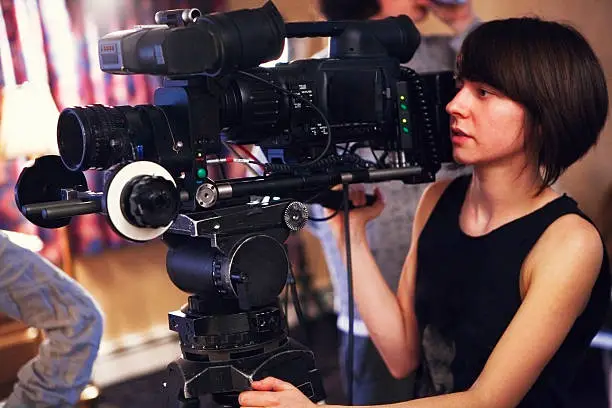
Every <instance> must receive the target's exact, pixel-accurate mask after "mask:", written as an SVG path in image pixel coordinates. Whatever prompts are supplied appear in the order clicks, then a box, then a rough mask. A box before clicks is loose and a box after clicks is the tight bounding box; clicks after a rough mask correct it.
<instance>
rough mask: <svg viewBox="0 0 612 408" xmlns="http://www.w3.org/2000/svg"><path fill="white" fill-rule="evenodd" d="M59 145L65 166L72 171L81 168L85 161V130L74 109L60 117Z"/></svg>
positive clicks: (64, 112)
mask: <svg viewBox="0 0 612 408" xmlns="http://www.w3.org/2000/svg"><path fill="white" fill-rule="evenodd" d="M57 129H58V138H57V144H58V147H59V152H60V155H61V158H62V162H63V163H64V165H65V166H66V167H67V168H69V169H70V170H78V169H80V168H81V165H82V163H83V161H84V160H85V143H86V141H85V137H86V134H85V128H84V126H83V122H82V121H81V120H80V119H79V116H78V114H77V113H76V112H75V111H74V110H73V109H66V110H64V111H63V112H62V114H61V115H60V118H59V121H58V125H57Z"/></svg>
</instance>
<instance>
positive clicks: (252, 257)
mask: <svg viewBox="0 0 612 408" xmlns="http://www.w3.org/2000/svg"><path fill="white" fill-rule="evenodd" d="M305 216H306V217H307V213H305V207H303V204H301V203H296V202H290V201H287V200H285V201H280V200H279V201H278V202H275V203H270V204H266V205H255V206H252V205H249V206H235V207H230V208H224V209H220V210H215V211H214V212H212V214H211V212H207V213H206V214H205V215H200V214H187V215H180V216H179V218H178V219H177V220H176V221H175V223H174V224H173V227H171V228H170V230H169V231H168V232H167V233H166V235H165V236H164V241H165V242H166V244H167V245H168V247H169V251H168V255H167V260H166V266H167V270H168V274H169V276H170V278H171V279H172V281H173V283H174V284H175V285H176V286H177V287H179V288H180V289H182V290H184V291H186V292H190V293H195V294H194V295H192V296H190V297H189V299H188V303H187V305H186V307H184V308H183V309H181V310H177V311H174V312H171V313H170V314H169V318H168V320H169V327H170V329H171V330H173V331H176V332H177V333H178V334H179V338H180V346H181V351H182V357H180V358H179V359H177V360H175V361H174V362H172V363H170V364H169V365H168V368H167V381H166V383H165V384H164V394H165V397H164V398H165V406H166V407H168V408H187V407H189V408H194V407H199V406H200V397H203V396H205V395H210V396H211V397H212V399H213V401H214V402H215V403H216V404H218V405H219V406H221V407H228V408H229V407H238V406H239V404H238V395H239V393H240V392H241V391H244V390H248V389H250V383H251V381H253V380H260V379H263V378H265V377H268V376H274V377H277V378H280V379H282V380H284V381H287V382H290V383H292V384H294V385H295V386H296V387H297V388H298V389H299V390H300V391H302V392H303V393H304V394H305V395H306V396H307V397H308V398H310V399H311V400H312V401H321V400H323V399H324V398H325V392H324V389H323V385H322V379H321V376H320V373H319V371H318V370H317V368H316V367H315V359H314V354H313V353H312V351H310V350H309V349H308V348H306V347H305V346H303V345H302V344H300V343H298V342H297V341H295V340H293V339H291V338H289V337H288V328H287V325H286V319H285V316H284V313H283V311H282V309H281V307H280V304H279V300H278V295H279V294H280V292H281V291H282V289H283V287H284V286H285V283H286V279H287V274H288V271H289V260H288V258H287V252H286V249H285V246H284V244H283V243H284V241H285V240H286V239H287V237H288V236H289V231H291V230H293V229H297V228H298V227H301V225H303V223H304V222H305V218H304V217H305ZM247 230H248V231H249V232H247ZM254 231H256V232H254ZM223 232H225V233H223ZM198 237H199V238H198ZM202 238H206V239H202Z"/></svg>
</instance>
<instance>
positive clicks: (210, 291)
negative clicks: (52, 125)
mask: <svg viewBox="0 0 612 408" xmlns="http://www.w3.org/2000/svg"><path fill="white" fill-rule="evenodd" d="M155 21H156V23H157V24H155V25H151V26H138V27H135V28H134V29H132V30H125V31H119V32H114V33H111V34H108V35H106V36H104V37H103V38H101V39H100V41H99V57H100V66H101V68H102V70H103V71H105V72H109V73H113V74H152V75H162V76H164V77H165V79H164V84H163V87H161V88H159V89H158V90H157V91H156V92H155V96H154V103H153V104H152V105H139V106H116V107H109V106H102V105H90V106H86V107H72V108H68V109H65V110H64V111H63V112H62V113H61V115H60V117H59V121H58V128H57V129H58V133H57V134H58V147H59V156H43V157H40V158H38V159H36V160H35V162H34V164H33V165H32V166H30V167H28V168H25V169H24V170H23V172H22V174H21V175H20V178H19V181H18V184H17V186H16V202H17V206H18V208H19V209H20V210H21V211H22V213H23V214H24V215H25V216H26V217H27V218H28V220H30V221H31V222H33V223H35V224H37V225H39V226H41V227H46V228H57V227H62V226H65V225H67V224H68V223H69V222H70V219H71V217H73V216H77V215H81V214H88V213H102V214H104V215H105V216H106V218H107V220H108V222H109V224H110V225H111V226H112V227H113V229H114V230H115V231H116V232H117V233H118V234H120V235H121V236H122V237H124V238H126V239H128V240H132V241H139V242H143V241H148V240H152V239H155V238H158V237H163V240H164V242H165V243H166V244H167V246H168V248H169V250H168V255H167V262H166V266H167V270H168V274H169V276H170V278H171V280H172V282H173V283H174V284H175V285H176V286H177V287H179V288H180V289H182V290H184V291H186V292H188V293H192V294H193V295H192V296H190V297H189V301H188V304H187V306H186V307H184V308H183V309H181V310H178V311H175V312H171V313H170V314H169V325H170V329H171V330H174V331H176V332H178V333H179V336H180V342H181V349H182V356H183V357H182V358H180V359H178V360H177V361H175V362H173V363H171V364H170V365H169V366H168V376H169V378H168V382H167V383H166V395H167V401H166V404H167V406H181V407H187V406H198V405H197V404H198V398H199V397H201V396H203V395H206V394H211V395H212V396H213V397H214V399H215V401H216V402H217V403H219V404H221V405H224V406H237V400H236V397H237V395H238V393H239V392H241V391H243V390H245V389H248V388H249V384H250V382H251V381H252V380H255V379H261V378H263V377H265V376H268V375H273V376H276V377H279V378H281V379H285V380H287V381H289V382H292V383H293V384H295V385H296V386H298V387H299V388H300V389H301V390H302V391H303V392H304V393H305V394H306V395H307V396H308V397H310V398H311V399H312V400H313V401H320V400H322V399H324V396H325V393H324V390H323V387H322V381H321V377H320V374H319V372H318V370H317V369H316V367H315V364H314V356H313V354H312V352H311V351H310V350H308V349H307V348H306V347H304V346H303V345H301V344H299V343H297V342H296V341H294V340H292V339H291V338H289V337H288V335H287V330H288V329H287V324H286V321H285V319H286V316H285V314H284V312H283V311H282V309H281V307H280V305H279V303H278V296H279V294H280V293H281V291H282V290H283V288H284V287H285V284H286V282H287V278H288V275H290V262H289V260H288V257H287V252H286V248H285V244H284V243H285V241H286V239H287V238H288V237H289V234H290V233H291V232H292V231H298V230H299V229H301V228H303V227H304V225H305V224H306V222H307V221H308V219H309V215H308V214H309V212H308V205H307V204H311V203H320V204H323V205H325V206H327V207H335V208H338V207H339V206H340V200H339V197H338V196H337V192H335V191H331V187H333V186H335V185H338V184H343V185H346V184H351V183H375V182H381V181H386V180H402V181H404V182H406V183H421V182H429V181H433V180H434V177H435V173H436V172H437V170H438V169H439V168H440V164H441V162H443V161H451V160H450V158H451V157H450V142H449V123H448V120H449V119H448V115H446V113H445V111H444V107H445V105H446V103H447V102H448V101H449V100H450V99H451V98H452V96H453V95H454V92H455V91H454V89H455V87H454V81H453V77H452V73H450V72H443V73H436V74H429V75H418V74H416V73H415V72H414V71H412V70H410V69H408V68H405V67H403V66H402V65H401V64H402V63H405V62H407V61H409V60H410V58H411V57H412V55H413V54H414V52H415V50H416V49H417V47H418V45H419V43H420V35H419V32H418V30H417V29H416V27H415V26H414V24H413V23H412V21H411V20H410V19H409V18H408V17H406V16H399V17H395V18H387V19H384V20H379V21H364V22H357V21H341V22H316V23H315V22H304V23H287V24H285V22H284V21H283V18H282V16H281V15H280V13H279V12H278V10H277V9H276V7H275V6H274V4H273V3H272V2H268V3H266V4H265V5H264V6H263V7H261V8H256V9H250V10H239V11H233V12H228V13H214V14H209V15H202V14H201V13H200V12H199V11H198V10H197V9H184V10H182V9H181V10H169V11H163V12H158V13H157V14H156V16H155ZM302 37H331V45H330V56H329V58H324V59H306V60H298V61H294V62H291V63H283V64H278V65H276V66H275V67H273V68H262V67H259V65H260V64H261V63H264V62H268V61H271V60H275V59H276V58H278V57H279V56H280V55H281V52H282V50H283V47H284V42H285V39H286V38H302ZM244 145H255V146H257V147H259V148H260V149H261V151H262V152H263V154H264V155H265V157H266V159H267V160H265V161H264V160H258V159H257V158H256V157H255V156H253V155H248V154H247V156H246V157H241V156H239V155H238V153H237V152H236V150H235V149H236V148H241V149H242V150H241V151H243V152H244V151H246V150H245V149H244V148H242V147H241V146H244ZM363 149H369V151H371V153H372V154H371V156H372V157H374V159H371V158H368V157H369V156H368V157H363V155H360V154H358V153H359V152H361V151H363ZM227 152H230V153H235V154H233V155H230V156H225V155H226V154H227ZM376 152H378V155H377V154H376ZM229 162H237V163H245V164H251V165H255V166H258V167H259V168H261V174H260V175H257V176H253V177H244V178H239V179H225V180H213V179H212V178H211V177H210V174H209V173H210V171H211V169H212V166H217V165H220V164H223V163H229ZM86 170H101V171H104V172H105V185H104V191H102V192H92V191H90V190H89V188H88V186H87V181H86V179H85V176H84V173H83V171H86ZM177 404H178V405H177Z"/></svg>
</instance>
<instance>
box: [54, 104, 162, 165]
mask: <svg viewBox="0 0 612 408" xmlns="http://www.w3.org/2000/svg"><path fill="white" fill-rule="evenodd" d="M146 111H147V110H146V109H144V108H142V109H141V108H139V107H132V106H116V107H109V106H103V105H89V106H86V107H73V108H67V109H64V111H63V112H62V113H61V114H60V117H59V120H58V123H57V144H58V147H59V153H60V156H61V158H62V161H63V162H64V165H65V166H66V167H67V168H69V169H70V170H88V169H97V170H104V169H107V168H109V167H111V166H112V165H114V164H117V163H120V162H123V161H129V160H134V159H135V152H134V151H135V149H134V147H135V145H137V144H140V145H144V144H147V141H151V140H152V137H151V135H150V132H151V127H150V125H149V121H148V120H147V119H146V118H144V117H143V116H142V113H143V112H146ZM135 139H138V140H139V142H136V141H135ZM148 151H149V152H151V153H152V151H151V149H148Z"/></svg>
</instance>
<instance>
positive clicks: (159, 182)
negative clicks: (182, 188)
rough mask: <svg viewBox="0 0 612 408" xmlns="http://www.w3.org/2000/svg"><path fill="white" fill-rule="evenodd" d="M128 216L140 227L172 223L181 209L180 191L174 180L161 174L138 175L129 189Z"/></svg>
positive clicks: (161, 225)
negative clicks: (160, 175)
mask: <svg viewBox="0 0 612 408" xmlns="http://www.w3.org/2000/svg"><path fill="white" fill-rule="evenodd" d="M127 190H128V191H129V195H128V208H127V210H128V211H127V214H126V215H127V216H128V218H130V219H131V221H133V222H134V223H135V224H136V225H137V226H139V227H149V228H158V227H163V226H166V225H168V224H170V223H171V222H172V221H173V220H174V219H175V218H176V215H177V214H178V211H179V202H180V200H179V193H178V190H177V189H176V187H175V186H174V184H173V183H172V182H170V181H169V180H166V179H165V178H163V177H159V176H140V177H137V178H136V179H135V180H134V182H133V184H132V188H131V190H130V189H127Z"/></svg>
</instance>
